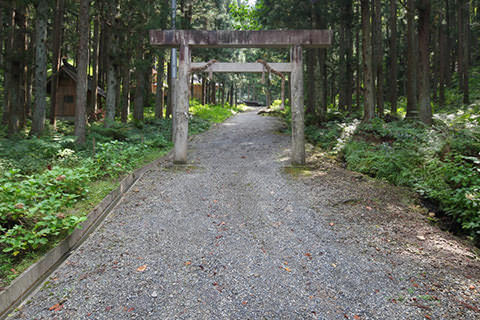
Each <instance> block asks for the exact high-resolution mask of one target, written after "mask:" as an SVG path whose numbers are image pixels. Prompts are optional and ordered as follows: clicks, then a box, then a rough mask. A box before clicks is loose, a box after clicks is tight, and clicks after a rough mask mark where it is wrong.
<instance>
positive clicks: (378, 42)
mask: <svg viewBox="0 0 480 320" xmlns="http://www.w3.org/2000/svg"><path fill="white" fill-rule="evenodd" d="M373 21H374V24H373V25H374V26H375V27H374V29H373V37H374V69H375V78H376V94H375V97H376V105H377V114H378V116H379V117H383V116H384V113H385V106H384V103H385V101H384V100H385V99H384V92H383V91H384V89H383V82H384V76H383V57H384V49H383V32H382V4H381V1H380V0H375V13H374V19H373Z"/></svg>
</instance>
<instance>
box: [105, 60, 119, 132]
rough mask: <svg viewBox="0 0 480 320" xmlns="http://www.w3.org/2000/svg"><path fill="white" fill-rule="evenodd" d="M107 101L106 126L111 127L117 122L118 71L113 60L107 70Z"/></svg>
mask: <svg viewBox="0 0 480 320" xmlns="http://www.w3.org/2000/svg"><path fill="white" fill-rule="evenodd" d="M107 83H108V87H107V102H106V108H105V109H106V110H105V121H104V126H105V128H109V127H111V126H112V125H113V123H114V122H115V106H116V96H117V72H116V67H115V64H114V62H113V61H110V63H109V66H108V72H107Z"/></svg>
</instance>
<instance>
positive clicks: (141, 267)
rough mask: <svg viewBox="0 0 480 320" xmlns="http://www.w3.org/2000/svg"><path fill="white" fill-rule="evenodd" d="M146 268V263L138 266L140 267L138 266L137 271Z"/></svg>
mask: <svg viewBox="0 0 480 320" xmlns="http://www.w3.org/2000/svg"><path fill="white" fill-rule="evenodd" d="M146 269H147V265H146V264H144V265H143V266H140V267H138V268H137V271H139V272H143V271H145V270H146Z"/></svg>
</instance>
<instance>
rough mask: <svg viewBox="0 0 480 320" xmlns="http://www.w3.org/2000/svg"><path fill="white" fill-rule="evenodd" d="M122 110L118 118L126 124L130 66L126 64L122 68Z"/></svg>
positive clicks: (128, 106) (128, 108)
mask: <svg viewBox="0 0 480 320" xmlns="http://www.w3.org/2000/svg"><path fill="white" fill-rule="evenodd" d="M121 99H122V110H121V115H120V118H121V120H122V122H123V123H127V120H128V114H129V113H130V64H129V63H128V62H127V63H125V64H124V65H123V67H122V98H121Z"/></svg>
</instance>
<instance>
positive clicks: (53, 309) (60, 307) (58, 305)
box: [48, 303, 63, 311]
mask: <svg viewBox="0 0 480 320" xmlns="http://www.w3.org/2000/svg"><path fill="white" fill-rule="evenodd" d="M62 309H63V304H60V303H57V304H54V305H53V306H51V307H50V308H48V310H50V311H60V310H62Z"/></svg>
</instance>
